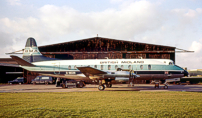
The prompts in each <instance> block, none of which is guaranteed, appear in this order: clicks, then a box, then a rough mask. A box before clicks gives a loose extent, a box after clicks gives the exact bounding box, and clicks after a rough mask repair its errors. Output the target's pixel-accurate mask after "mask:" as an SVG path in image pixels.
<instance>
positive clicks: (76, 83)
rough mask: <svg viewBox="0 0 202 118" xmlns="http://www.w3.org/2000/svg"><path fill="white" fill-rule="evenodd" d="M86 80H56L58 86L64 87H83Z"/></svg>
mask: <svg viewBox="0 0 202 118" xmlns="http://www.w3.org/2000/svg"><path fill="white" fill-rule="evenodd" d="M85 85H86V84H85V82H84V81H76V80H64V79H60V78H57V80H56V87H60V86H61V87H62V88H75V87H77V88H83V87H84V86H85Z"/></svg>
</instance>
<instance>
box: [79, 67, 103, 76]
mask: <svg viewBox="0 0 202 118" xmlns="http://www.w3.org/2000/svg"><path fill="white" fill-rule="evenodd" d="M77 68H78V69H79V70H80V71H81V72H82V73H83V74H85V75H89V74H91V75H98V74H107V73H106V72H104V71H101V70H98V69H95V68H92V67H77Z"/></svg>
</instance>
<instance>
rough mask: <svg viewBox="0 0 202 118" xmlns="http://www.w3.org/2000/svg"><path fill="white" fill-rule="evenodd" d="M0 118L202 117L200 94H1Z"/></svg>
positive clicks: (201, 95)
mask: <svg viewBox="0 0 202 118" xmlns="http://www.w3.org/2000/svg"><path fill="white" fill-rule="evenodd" d="M0 117H202V93H199V92H139V91H100V92H68V93H57V92H55V93H0Z"/></svg>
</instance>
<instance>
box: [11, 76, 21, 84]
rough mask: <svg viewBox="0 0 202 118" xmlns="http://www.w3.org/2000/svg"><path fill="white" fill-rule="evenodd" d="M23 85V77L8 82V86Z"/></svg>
mask: <svg viewBox="0 0 202 118" xmlns="http://www.w3.org/2000/svg"><path fill="white" fill-rule="evenodd" d="M23 83H24V77H18V78H16V79H14V80H12V81H8V84H23Z"/></svg>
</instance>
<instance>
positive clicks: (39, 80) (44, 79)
mask: <svg viewBox="0 0 202 118" xmlns="http://www.w3.org/2000/svg"><path fill="white" fill-rule="evenodd" d="M31 83H33V84H53V83H55V82H54V81H53V78H52V77H50V76H37V77H36V78H35V79H33V80H32V81H31Z"/></svg>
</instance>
